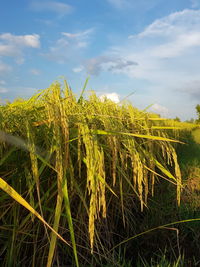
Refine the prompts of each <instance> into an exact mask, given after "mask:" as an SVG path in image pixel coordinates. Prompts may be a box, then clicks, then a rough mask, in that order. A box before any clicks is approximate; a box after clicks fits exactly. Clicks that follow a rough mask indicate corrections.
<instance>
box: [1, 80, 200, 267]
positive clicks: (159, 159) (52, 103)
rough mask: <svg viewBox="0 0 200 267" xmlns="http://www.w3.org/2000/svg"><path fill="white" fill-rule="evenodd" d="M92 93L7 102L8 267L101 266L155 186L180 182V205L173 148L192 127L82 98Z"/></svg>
mask: <svg viewBox="0 0 200 267" xmlns="http://www.w3.org/2000/svg"><path fill="white" fill-rule="evenodd" d="M85 87H86V84H85V86H84V89H83V92H82V94H81V97H80V98H78V99H77V98H76V97H75V96H74V94H73V92H72V91H71V89H70V88H69V86H68V84H67V82H64V87H62V86H61V85H60V84H59V83H57V82H56V83H54V84H52V85H51V86H50V87H49V88H47V89H46V90H43V91H41V92H39V93H38V94H36V95H34V96H33V97H31V98H30V99H28V100H23V99H16V100H15V101H14V102H12V103H7V104H5V105H1V106H0V129H1V130H0V177H1V178H0V187H1V189H3V191H4V192H3V193H2V192H1V198H0V211H1V216H0V222H1V223H0V225H1V226H0V236H1V241H0V247H1V249H0V261H1V262H2V264H3V266H79V265H80V266H89V265H90V264H93V266H95V264H96V263H95V262H99V264H100V265H102V264H103V262H105V261H106V259H108V257H109V255H110V254H109V251H110V249H111V248H112V247H114V246H115V245H116V242H121V241H122V240H123V239H125V238H127V237H128V236H124V235H120V234H119V233H118V231H119V229H120V227H122V228H123V229H125V231H124V233H125V232H126V233H127V235H128V234H129V233H131V232H133V230H134V225H135V224H137V221H134V217H133V216H132V213H131V210H134V211H137V212H142V211H143V210H144V209H146V208H147V207H148V197H149V196H150V195H153V194H154V186H155V184H156V183H157V181H158V180H160V179H165V180H167V181H168V182H169V183H172V184H174V186H175V187H176V191H177V197H176V198H177V204H178V205H179V204H180V195H181V190H182V182H181V171H180V168H179V164H178V160H177V155H176V151H175V147H174V144H176V143H177V142H179V141H178V138H179V132H180V130H183V129H185V130H187V129H188V128H190V127H191V125H190V124H186V123H179V122H175V121H173V120H169V119H168V120H167V119H162V118H160V117H159V116H158V115H156V114H150V113H147V112H145V111H140V110H138V109H136V108H134V107H133V106H132V105H131V104H130V103H128V102H126V103H123V104H119V105H117V104H115V103H114V102H112V101H110V100H108V99H105V101H103V102H102V101H100V99H99V98H98V97H97V96H96V95H95V93H92V94H91V95H90V97H89V99H84V98H83V93H84V90H85ZM192 127H193V128H194V127H195V125H192ZM19 204H21V206H20V205H19ZM97 265H98V264H97Z"/></svg>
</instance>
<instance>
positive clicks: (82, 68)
mask: <svg viewBox="0 0 200 267" xmlns="http://www.w3.org/2000/svg"><path fill="white" fill-rule="evenodd" d="M83 70H84V67H83V66H79V67H76V68H73V69H72V71H73V72H75V73H79V72H82V71H83Z"/></svg>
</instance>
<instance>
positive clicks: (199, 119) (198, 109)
mask: <svg viewBox="0 0 200 267" xmlns="http://www.w3.org/2000/svg"><path fill="white" fill-rule="evenodd" d="M196 112H197V116H198V118H197V122H200V105H199V104H198V105H196Z"/></svg>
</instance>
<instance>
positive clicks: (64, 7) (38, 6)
mask: <svg viewBox="0 0 200 267" xmlns="http://www.w3.org/2000/svg"><path fill="white" fill-rule="evenodd" d="M30 7H31V9H32V10H34V11H36V12H49V11H50V12H53V13H57V14H58V15H60V16H64V15H67V14H69V13H71V12H72V10H73V8H72V6H70V5H68V4H66V3H63V2H58V1H48V0H47V1H46V0H43V1H32V2H31V5H30Z"/></svg>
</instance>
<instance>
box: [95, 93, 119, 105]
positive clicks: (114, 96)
mask: <svg viewBox="0 0 200 267" xmlns="http://www.w3.org/2000/svg"><path fill="white" fill-rule="evenodd" d="M99 98H100V100H101V101H105V100H106V99H110V100H112V101H113V102H115V103H119V102H120V99H119V94H117V93H106V94H103V95H100V96H99Z"/></svg>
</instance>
